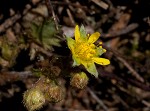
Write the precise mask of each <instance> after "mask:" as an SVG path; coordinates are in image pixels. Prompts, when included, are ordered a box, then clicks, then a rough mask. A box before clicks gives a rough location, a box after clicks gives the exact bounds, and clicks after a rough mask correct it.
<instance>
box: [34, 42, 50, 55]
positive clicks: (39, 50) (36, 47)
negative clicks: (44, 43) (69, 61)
mask: <svg viewBox="0 0 150 111" xmlns="http://www.w3.org/2000/svg"><path fill="white" fill-rule="evenodd" d="M31 48H35V49H37V51H38V52H42V53H43V54H45V55H47V56H48V57H51V56H52V55H53V54H52V53H50V52H48V51H46V50H45V49H44V48H42V47H40V46H38V45H37V44H35V43H32V44H31Z"/></svg>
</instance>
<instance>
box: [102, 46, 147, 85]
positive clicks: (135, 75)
mask: <svg viewBox="0 0 150 111" xmlns="http://www.w3.org/2000/svg"><path fill="white" fill-rule="evenodd" d="M105 48H106V49H107V50H109V51H111V52H112V53H113V54H114V56H116V58H117V59H118V60H119V61H120V62H122V63H123V64H124V66H126V67H127V68H128V69H129V71H130V72H131V74H132V75H133V76H134V77H136V79H137V80H139V81H141V82H144V79H143V78H142V77H141V76H140V74H139V73H138V72H136V70H134V69H133V67H132V66H131V65H130V64H129V63H128V62H127V61H126V60H125V59H124V58H123V57H121V56H120V54H119V53H118V52H117V51H115V50H113V49H111V48H108V47H105Z"/></svg>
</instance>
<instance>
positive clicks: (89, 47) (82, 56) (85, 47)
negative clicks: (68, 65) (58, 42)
mask: <svg viewBox="0 0 150 111" xmlns="http://www.w3.org/2000/svg"><path fill="white" fill-rule="evenodd" d="M99 36H100V33H99V32H95V33H93V34H92V35H91V36H88V35H87V34H86V31H85V29H84V26H83V25H82V26H81V27H80V29H79V26H78V25H76V27H75V40H74V39H72V38H70V37H67V44H68V47H69V49H70V50H71V52H72V58H73V60H74V63H73V66H79V65H80V64H82V65H83V66H84V67H85V68H86V69H87V71H88V72H89V73H91V74H93V75H94V76H95V77H98V72H97V70H96V67H95V64H94V63H97V64H100V65H108V64H110V61H109V60H108V59H105V58H100V57H99V56H100V55H102V54H103V53H105V52H106V50H105V49H103V48H102V46H99V47H97V46H96V45H95V44H94V42H95V41H97V39H98V38H99Z"/></svg>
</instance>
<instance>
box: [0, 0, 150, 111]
mask: <svg viewBox="0 0 150 111" xmlns="http://www.w3.org/2000/svg"><path fill="white" fill-rule="evenodd" d="M149 11H150V1H149V0H116V1H114V0H61V1H60V0H50V1H49V0H32V1H30V0H13V1H11V0H0V70H1V71H0V111H26V110H27V109H26V108H25V106H24V104H23V93H24V92H25V91H26V90H27V89H30V88H32V87H34V84H36V81H38V80H39V78H40V77H41V75H44V76H47V77H49V78H50V79H53V78H55V80H57V82H58V84H59V85H61V87H62V88H63V89H64V98H63V100H62V101H60V102H58V103H51V102H46V103H44V106H43V107H42V108H41V109H39V110H40V111H150V13H149ZM46 20H51V21H52V24H44V23H45V22H44V21H46ZM41 24H44V25H41ZM77 24H78V25H79V26H81V25H84V27H85V29H86V31H87V33H89V34H92V33H94V32H100V34H101V35H100V38H99V39H98V41H102V42H103V47H104V48H105V49H106V50H107V52H106V53H105V54H103V55H102V57H104V58H107V59H109V60H110V64H109V65H107V66H100V65H98V64H96V67H97V71H98V73H99V77H98V78H95V77H94V76H92V75H90V74H89V73H88V72H87V71H86V69H85V68H84V67H83V66H82V65H80V66H79V67H72V65H71V64H72V63H73V60H72V58H71V52H70V50H69V48H68V47H67V43H66V36H67V37H72V38H73V37H74V28H75V26H76V25H77ZM43 27H44V28H43ZM47 27H50V29H49V28H47ZM48 35H52V36H51V37H50V38H49V37H47V36H48ZM53 35H55V36H53ZM80 70H81V71H84V72H86V73H87V75H88V78H89V81H88V85H87V86H86V87H85V88H83V89H81V90H79V89H76V88H74V87H72V86H70V85H69V84H70V79H71V76H70V75H69V74H68V73H71V72H76V71H80ZM39 73H42V74H39ZM53 74H54V76H53Z"/></svg>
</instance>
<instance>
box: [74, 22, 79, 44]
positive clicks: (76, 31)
mask: <svg viewBox="0 0 150 111" xmlns="http://www.w3.org/2000/svg"><path fill="white" fill-rule="evenodd" d="M74 33H75V34H74V35H75V40H76V41H79V40H80V31H79V26H78V25H76V27H75V32H74Z"/></svg>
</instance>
